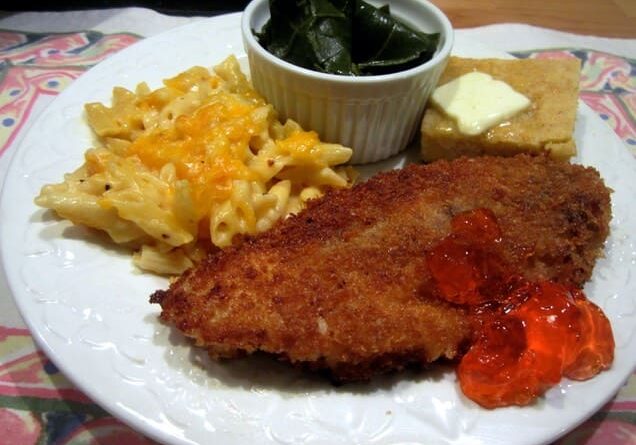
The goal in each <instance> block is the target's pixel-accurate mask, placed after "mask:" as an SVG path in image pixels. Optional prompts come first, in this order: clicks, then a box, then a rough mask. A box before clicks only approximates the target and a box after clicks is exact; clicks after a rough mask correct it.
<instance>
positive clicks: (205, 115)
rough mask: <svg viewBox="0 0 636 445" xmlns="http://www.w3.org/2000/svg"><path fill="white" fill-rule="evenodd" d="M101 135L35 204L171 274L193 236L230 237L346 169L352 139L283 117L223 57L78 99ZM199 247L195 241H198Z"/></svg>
mask: <svg viewBox="0 0 636 445" xmlns="http://www.w3.org/2000/svg"><path fill="white" fill-rule="evenodd" d="M86 116H87V118H88V123H89V125H90V127H91V128H92V130H93V131H94V133H95V134H96V135H97V138H98V142H99V143H98V144H97V146H96V147H94V148H91V149H89V150H88V151H87V152H86V154H85V162H84V164H83V165H82V166H81V167H80V168H79V169H78V170H76V171H75V172H73V173H70V174H67V175H65V178H64V182H62V183H60V184H52V185H46V186H44V187H43V188H42V190H41V192H40V195H39V196H38V197H37V198H36V199H35V202H36V204H38V205H40V206H43V207H47V208H50V209H53V210H55V211H56V212H57V213H58V214H59V215H60V216H61V217H63V218H66V219H69V220H71V221H72V222H73V223H76V224H84V225H87V226H90V227H94V228H96V229H100V230H103V231H105V232H107V233H108V235H109V236H110V237H111V238H112V240H113V241H115V242H116V243H120V244H127V245H131V246H133V247H134V248H136V249H137V252H136V253H135V255H134V260H135V263H136V264H137V265H138V266H139V267H140V268H142V269H145V270H151V271H154V272H158V273H167V274H176V273H180V272H182V271H183V270H185V269H186V268H188V267H190V266H191V265H192V261H196V259H197V258H198V257H199V256H200V252H201V251H202V249H201V246H202V245H205V244H206V243H209V242H211V243H212V244H214V245H216V246H218V247H226V246H229V245H230V244H231V243H232V240H233V238H234V236H235V235H242V234H255V233H258V232H262V231H264V230H267V229H268V228H270V227H271V226H272V225H273V224H274V223H275V222H276V221H277V220H278V219H280V218H282V217H285V216H286V215H289V214H291V213H295V212H298V211H299V210H300V209H302V208H303V206H304V203H305V202H306V201H307V200H309V199H312V198H314V197H317V196H320V195H321V194H322V193H323V192H324V190H325V188H327V187H348V186H350V185H351V183H352V181H353V179H354V171H353V170H352V169H351V168H350V167H345V166H338V165H339V164H343V163H345V162H347V161H348V160H349V158H350V157H351V153H352V152H351V149H350V148H347V147H343V146H342V145H338V144H328V143H323V142H321V141H320V139H319V138H318V135H317V134H316V133H315V132H313V131H304V130H303V129H302V128H300V126H299V125H298V124H297V123H295V122H294V121H292V120H288V121H287V122H286V123H284V124H283V123H281V122H279V120H278V119H277V116H276V112H275V110H274V109H273V108H272V106H271V105H269V104H267V103H266V102H265V100H264V99H263V98H262V97H261V96H260V95H259V94H258V93H257V92H256V91H255V90H254V89H253V88H252V86H251V85H250V83H249V82H248V81H247V79H246V77H245V76H244V74H243V73H242V72H241V70H240V68H239V65H238V62H237V60H236V58H235V57H233V56H231V57H229V58H228V59H226V60H225V61H224V62H223V63H221V64H220V65H219V66H217V67H215V69H214V72H213V73H212V72H210V71H208V70H207V69H205V68H202V67H194V68H191V69H189V70H187V71H185V72H183V73H181V74H179V75H177V76H176V77H173V78H171V79H167V80H165V81H164V86H163V87H162V88H159V89H157V90H154V91H152V90H151V89H150V88H149V87H148V86H147V85H146V84H145V83H141V84H140V85H138V86H137V88H136V90H135V92H131V91H128V90H126V89H125V88H121V87H116V88H114V90H113V99H112V105H111V106H110V107H108V106H105V105H103V104H101V103H90V104H87V105H86ZM203 250H204V249H203Z"/></svg>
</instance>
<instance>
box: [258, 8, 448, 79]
mask: <svg viewBox="0 0 636 445" xmlns="http://www.w3.org/2000/svg"><path fill="white" fill-rule="evenodd" d="M269 4H270V14H271V18H270V20H269V21H268V22H267V24H266V25H265V26H264V27H263V29H262V30H261V32H260V33H256V36H257V38H258V40H259V42H260V43H261V45H263V46H264V47H265V48H266V49H267V50H268V51H270V52H271V53H272V54H274V55H275V56H277V57H280V58H281V59H284V60H287V61H288V62H290V63H293V64H295V65H298V66H302V67H305V68H309V69H313V70H316V71H322V72H327V73H334V74H345V75H358V74H381V73H385V72H395V71H400V70H403V69H407V68H410V67H411V66H415V65H417V64H420V63H423V62H425V61H426V60H428V59H430V58H431V57H432V55H433V54H434V52H435V49H436V48H437V43H438V38H439V36H438V35H435V34H433V35H428V34H425V33H422V32H419V31H417V30H413V29H411V28H410V27H408V26H406V25H405V24H403V23H401V22H399V21H396V20H395V19H394V18H393V17H391V15H390V11H389V5H388V4H387V5H385V6H383V7H381V8H375V7H374V6H372V5H370V4H368V3H366V2H365V1H363V0H270V2H269Z"/></svg>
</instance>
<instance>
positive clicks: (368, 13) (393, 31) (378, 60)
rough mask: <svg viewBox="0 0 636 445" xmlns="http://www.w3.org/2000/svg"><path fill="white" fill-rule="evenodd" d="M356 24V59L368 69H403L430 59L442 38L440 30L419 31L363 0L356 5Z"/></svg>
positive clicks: (391, 70) (371, 71)
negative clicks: (440, 37) (429, 32)
mask: <svg viewBox="0 0 636 445" xmlns="http://www.w3.org/2000/svg"><path fill="white" fill-rule="evenodd" d="M353 26H354V29H355V33H354V36H355V37H354V48H356V49H357V51H356V52H355V53H354V62H356V63H357V64H358V67H359V68H360V70H361V71H363V72H368V73H375V74H381V73H386V72H395V71H400V70H403V69H407V68H410V67H412V66H416V65H419V64H421V63H423V62H425V61H427V60H430V58H431V57H432V56H433V54H434V53H435V50H436V49H437V43H438V40H439V34H431V35H429V34H424V33H422V32H418V31H415V30H413V29H411V28H410V27H408V26H406V25H405V24H404V23H401V22H400V21H397V20H395V19H393V17H391V16H390V15H389V14H388V13H387V12H386V10H383V9H382V8H375V7H374V6H372V5H370V4H368V3H366V2H363V1H361V2H359V4H358V7H357V8H356V11H355V16H354V18H353ZM396 68H397V69H396Z"/></svg>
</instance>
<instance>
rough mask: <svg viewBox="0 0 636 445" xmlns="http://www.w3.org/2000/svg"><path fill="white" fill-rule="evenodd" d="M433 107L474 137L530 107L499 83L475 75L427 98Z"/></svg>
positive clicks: (485, 76)
mask: <svg viewBox="0 0 636 445" xmlns="http://www.w3.org/2000/svg"><path fill="white" fill-rule="evenodd" d="M431 100H432V102H433V104H434V105H436V106H437V107H439V108H441V110H442V111H443V112H444V113H446V114H447V115H448V116H450V117H451V118H453V119H454V120H455V121H456V122H457V127H458V128H459V131H460V132H462V133H463V134H466V135H470V136H474V135H478V134H481V133H483V132H484V131H486V130H488V129H489V128H492V127H494V126H495V125H498V124H500V123H502V122H505V121H507V120H508V119H510V118H511V117H513V116H515V115H516V114H517V113H520V112H521V111H523V110H525V109H526V108H528V106H530V100H529V99H528V98H527V97H526V96H524V95H523V94H521V93H519V92H517V91H515V90H514V89H513V88H512V87H511V86H510V85H508V84H507V83H505V82H502V81H501V80H495V79H493V78H492V76H490V75H489V74H485V73H480V72H477V71H474V72H471V73H467V74H464V75H463V76H460V77H458V78H456V79H454V80H452V81H450V82H448V83H446V84H444V85H442V86H440V87H438V88H436V89H435V91H434V92H433V94H432V95H431Z"/></svg>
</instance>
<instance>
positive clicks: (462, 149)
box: [421, 57, 580, 161]
mask: <svg viewBox="0 0 636 445" xmlns="http://www.w3.org/2000/svg"><path fill="white" fill-rule="evenodd" d="M471 71H480V72H483V73H487V74H490V75H491V76H493V78H495V79H498V80H502V81H504V82H506V83H507V84H508V85H510V86H511V87H512V88H513V89H514V90H516V91H518V92H519V93H521V94H523V95H525V96H526V97H528V99H530V100H531V101H532V104H531V105H530V107H529V108H528V109H527V110H525V111H523V112H521V113H519V114H517V115H516V116H514V117H512V118H511V119H510V120H509V121H508V122H504V123H503V124H500V125H497V126H495V127H493V128H490V129H489V130H486V131H485V132H483V133H481V134H479V135H476V136H469V135H465V134H462V133H461V132H460V131H459V129H458V128H457V125H456V124H455V121H454V120H453V119H452V118H450V117H448V116H446V115H445V114H444V113H443V112H442V111H441V110H439V109H437V108H436V107H434V106H429V107H428V109H427V110H426V112H425V114H424V119H423V120H422V139H421V151H422V158H423V159H424V160H425V161H434V160H436V159H454V158H457V157H460V156H480V155H485V154H488V155H500V156H514V155H516V154H518V153H520V152H543V151H547V152H549V153H550V156H551V157H553V158H556V159H568V158H570V157H572V156H574V155H575V154H576V146H575V143H574V140H573V139H572V133H573V132H574V121H575V119H576V107H577V100H578V91H579V72H580V62H579V60H578V59H559V60H547V59H518V60H504V59H465V58H460V57H451V58H450V60H449V63H448V66H447V67H446V70H445V71H444V73H443V74H442V76H441V78H440V81H439V84H440V85H443V84H445V83H447V82H449V81H451V80H453V79H455V78H457V77H459V76H461V75H463V74H466V73H468V72H471Z"/></svg>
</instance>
